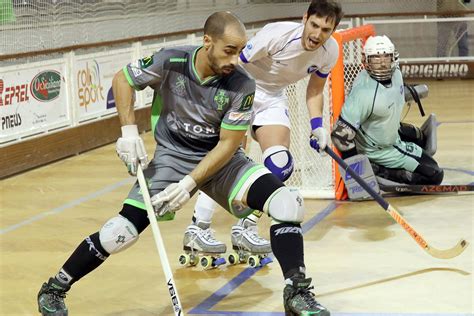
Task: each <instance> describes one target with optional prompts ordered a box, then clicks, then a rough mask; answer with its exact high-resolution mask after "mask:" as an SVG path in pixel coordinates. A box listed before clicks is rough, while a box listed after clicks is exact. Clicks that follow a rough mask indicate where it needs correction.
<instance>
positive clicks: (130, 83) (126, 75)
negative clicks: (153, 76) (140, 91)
mask: <svg viewBox="0 0 474 316" xmlns="http://www.w3.org/2000/svg"><path fill="white" fill-rule="evenodd" d="M122 71H123V73H124V74H125V78H127V81H128V84H129V85H130V87H132V88H133V89H135V90H137V87H136V86H135V84H134V83H133V80H132V77H130V74H129V73H128V69H127V66H124V67H123V68H122Z"/></svg>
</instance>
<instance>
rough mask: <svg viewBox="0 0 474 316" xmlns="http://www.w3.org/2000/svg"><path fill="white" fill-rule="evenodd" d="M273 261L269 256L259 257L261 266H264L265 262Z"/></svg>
mask: <svg viewBox="0 0 474 316" xmlns="http://www.w3.org/2000/svg"><path fill="white" fill-rule="evenodd" d="M271 262H273V260H272V258H270V257H263V258H261V259H260V265H261V266H266V265H267V264H269V263H271Z"/></svg>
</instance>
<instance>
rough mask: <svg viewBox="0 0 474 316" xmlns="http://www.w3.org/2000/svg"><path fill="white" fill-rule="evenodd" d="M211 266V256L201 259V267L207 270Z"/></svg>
mask: <svg viewBox="0 0 474 316" xmlns="http://www.w3.org/2000/svg"><path fill="white" fill-rule="evenodd" d="M211 266H212V258H211V256H204V257H202V258H201V267H203V268H204V269H207V268H209V267H211Z"/></svg>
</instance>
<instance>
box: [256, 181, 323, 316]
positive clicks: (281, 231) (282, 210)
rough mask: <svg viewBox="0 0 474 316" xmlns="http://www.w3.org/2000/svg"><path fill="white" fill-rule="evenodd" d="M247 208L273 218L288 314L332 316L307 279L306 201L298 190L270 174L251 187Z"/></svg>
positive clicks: (272, 232)
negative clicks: (315, 295) (305, 247)
mask: <svg viewBox="0 0 474 316" xmlns="http://www.w3.org/2000/svg"><path fill="white" fill-rule="evenodd" d="M247 204H248V205H249V206H250V207H252V208H262V209H263V210H265V212H266V213H268V214H269V215H270V216H271V217H272V225H271V227H270V240H271V246H272V250H273V254H274V255H275V257H276V258H277V260H278V262H279V264H280V266H281V269H282V272H283V276H284V279H285V284H286V286H285V288H284V290H283V299H284V306H285V311H286V312H287V313H294V314H295V315H310V314H317V315H329V311H327V309H326V308H325V307H323V306H322V305H321V304H319V303H318V302H317V301H316V300H315V298H314V294H313V293H311V292H310V290H311V287H310V285H311V281H312V279H311V278H307V277H306V272H305V263H304V247H303V232H302V229H301V225H300V223H301V222H302V221H303V216H304V206H303V198H302V196H301V195H300V194H299V192H298V191H297V190H290V189H289V188H287V187H285V186H284V185H283V183H282V182H281V181H280V180H279V179H278V178H276V177H275V176H274V175H272V174H266V175H263V176H261V177H259V178H258V179H256V180H255V182H254V183H253V184H252V185H251V186H250V188H249V190H248V194H247Z"/></svg>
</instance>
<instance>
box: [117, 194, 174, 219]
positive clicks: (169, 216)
mask: <svg viewBox="0 0 474 316" xmlns="http://www.w3.org/2000/svg"><path fill="white" fill-rule="evenodd" d="M123 204H128V205H131V206H135V207H136V208H139V209H141V210H144V211H145V212H146V206H145V203H143V202H140V201H137V200H132V199H126V200H125V201H124V202H123ZM175 214H176V213H174V212H168V213H166V214H165V215H163V216H161V217H158V216H155V218H156V220H157V221H159V222H161V221H172V220H173V219H174V216H175Z"/></svg>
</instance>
